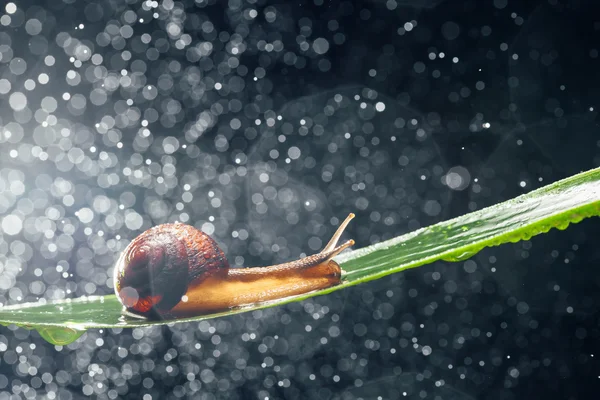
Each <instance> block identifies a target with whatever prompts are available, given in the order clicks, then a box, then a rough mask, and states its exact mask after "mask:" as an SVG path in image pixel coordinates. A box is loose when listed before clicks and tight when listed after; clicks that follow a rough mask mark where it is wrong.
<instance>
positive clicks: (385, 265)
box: [0, 169, 600, 345]
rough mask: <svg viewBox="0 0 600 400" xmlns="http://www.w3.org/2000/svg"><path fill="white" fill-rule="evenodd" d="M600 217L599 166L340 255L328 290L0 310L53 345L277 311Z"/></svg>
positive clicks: (0, 317)
mask: <svg viewBox="0 0 600 400" xmlns="http://www.w3.org/2000/svg"><path fill="white" fill-rule="evenodd" d="M599 214H600V169H594V170H591V171H588V172H584V173H580V174H578V175H575V176H572V177H570V178H567V179H564V180H562V181H559V182H556V183H554V184H552V185H549V186H546V187H543V188H541V189H538V190H535V191H533V192H530V193H528V194H525V195H522V196H519V197H517V198H515V199H513V200H509V201H506V202H504V203H500V204H497V205H495V206H492V207H489V208H486V209H483V210H479V211H476V212H473V213H471V214H467V215H464V216H462V217H459V218H455V219H452V220H449V221H445V222H442V223H439V224H436V225H433V226H430V227H427V228H423V229H419V230H418V231H415V232H412V233H409V234H406V235H402V236H399V237H396V238H394V239H391V240H388V241H385V242H382V243H378V244H376V245H373V246H369V247H366V248H363V249H359V250H355V251H352V252H348V253H345V254H343V255H341V256H339V257H337V261H338V262H340V264H341V265H342V268H343V269H344V271H345V273H344V275H343V279H342V283H341V284H340V285H338V286H335V287H331V288H328V289H325V290H319V291H316V292H311V293H307V294H303V295H300V296H293V297H289V298H285V299H281V300H277V301H272V302H269V303H262V304H256V305H252V306H248V307H243V308H238V309H234V310H229V311H226V312H221V313H217V314H211V315H203V316H199V317H193V318H186V319H178V320H176V321H173V320H172V321H166V320H163V321H148V320H145V319H139V318H135V317H132V316H129V315H125V314H123V313H122V307H121V304H120V303H119V301H118V300H117V299H116V297H115V296H114V295H110V296H101V297H100V296H95V297H87V298H83V297H82V298H78V299H73V300H62V301H57V302H52V303H48V304H42V303H27V304H18V305H12V306H7V307H3V308H0V324H4V325H7V324H16V325H18V326H23V327H26V328H30V329H36V330H38V332H39V333H40V335H41V336H42V337H43V338H44V339H46V340H48V341H49V342H51V343H54V344H61V345H63V344H68V343H70V342H72V341H74V340H76V339H77V338H78V337H79V336H81V334H82V333H83V332H84V331H85V330H86V329H88V328H120V327H136V326H148V325H161V324H167V323H172V322H185V321H200V320H204V319H208V318H216V317H220V316H225V315H232V314H237V313H241V312H246V311H251V310H257V309H261V308H266V307H273V306H277V305H281V304H286V303H290V302H294V301H300V300H304V299H307V298H309V297H313V296H319V295H323V294H326V293H331V292H333V291H336V290H340V289H343V288H346V287H348V286H353V285H358V284H359V283H363V282H368V281H371V280H374V279H379V278H382V277H384V276H386V275H390V274H393V273H396V272H400V271H403V270H406V269H408V268H414V267H418V266H421V265H424V264H428V263H431V262H433V261H436V260H440V259H442V260H447V261H460V260H464V259H467V258H469V257H471V256H472V255H474V254H475V253H477V252H478V251H479V250H481V249H482V248H484V247H487V246H497V245H500V244H502V243H507V242H517V241H519V240H527V239H529V238H531V236H533V235H537V234H539V233H544V232H547V231H548V230H550V229H551V228H558V229H565V228H567V226H568V225H569V223H571V222H579V221H581V220H582V219H583V218H587V217H590V216H596V215H599Z"/></svg>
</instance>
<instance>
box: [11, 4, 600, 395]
mask: <svg viewBox="0 0 600 400" xmlns="http://www.w3.org/2000/svg"><path fill="white" fill-rule="evenodd" d="M13 6H14V4H12V3H10V4H9V5H7V6H6V8H5V9H2V10H0V24H1V25H0V55H1V58H0V93H2V96H1V98H0V102H1V104H2V107H0V215H1V217H0V219H1V220H2V221H1V223H2V225H1V228H2V229H0V298H1V299H2V303H3V304H13V303H19V302H23V301H35V300H37V299H38V298H41V297H44V298H47V299H61V298H70V297H77V296H81V295H93V294H109V293H111V292H112V278H111V276H112V275H111V274H112V265H113V263H114V262H115V260H116V257H117V256H118V254H119V252H120V251H121V250H122V249H123V248H124V247H125V246H126V245H127V243H128V242H129V241H130V240H131V239H132V238H133V237H135V236H136V235H137V234H139V233H140V232H141V231H143V230H144V229H147V228H149V227H150V226H153V225H155V224H158V223H163V222H167V221H175V220H179V221H183V222H187V223H191V224H194V225H195V226H197V227H199V228H202V229H204V230H205V231H207V232H208V233H210V234H211V236H213V237H214V238H215V239H216V240H217V241H218V242H219V243H220V244H222V247H223V248H224V250H225V253H226V254H228V257H229V260H230V262H231V264H234V265H238V266H241V265H268V264H272V263H277V262H281V261H285V260H290V259H294V258H297V257H300V256H301V255H302V254H305V253H312V252H316V251H317V250H318V249H319V248H320V247H322V245H323V244H324V243H326V241H327V240H328V238H329V236H330V235H331V234H332V233H333V231H334V230H335V226H337V224H338V222H339V220H340V219H342V218H344V217H345V216H346V215H347V214H348V213H349V212H355V213H356V214H357V218H356V220H355V221H353V223H352V225H351V226H350V227H349V230H348V237H353V238H354V239H355V240H356V242H357V245H356V247H355V248H360V247H364V246H367V245H369V244H372V243H376V242H379V241H382V240H385V239H388V238H392V237H395V236H397V235H400V234H402V233H406V232H409V231H412V230H415V229H418V228H420V227H423V226H427V225H430V224H433V223H435V222H439V221H442V220H445V219H448V218H451V217H455V216H458V215H462V214H464V213H467V212H469V211H473V210H477V209H481V208H483V207H485V206H488V205H492V204H495V203H497V202H500V201H503V200H506V199H509V198H512V197H515V196H517V195H519V194H522V193H526V192H528V191H530V190H533V189H535V188H537V187H540V186H543V185H546V184H549V183H551V182H554V181H556V180H559V179H561V178H564V177H567V176H569V175H571V174H574V173H577V172H579V171H582V170H587V169H590V168H593V167H596V166H598V165H599V164H600V159H599V158H598V156H599V155H600V151H599V143H600V142H599V141H598V123H597V118H598V117H597V115H598V113H597V108H598V107H599V106H600V105H598V104H597V103H598V101H597V97H598V93H599V90H600V78H598V72H597V71H598V70H599V67H600V62H599V56H600V53H599V52H600V40H599V39H600V35H599V30H600V17H598V15H600V14H598V12H597V11H598V8H597V7H596V5H595V2H594V1H574V0H572V1H567V0H563V1H561V0H541V1H516V0H485V1H483V0H481V1H475V0H471V1H469V0H465V1H461V0H456V1H454V0H452V1H450V0H447V1H443V0H439V1H434V0H430V1H428V0H422V1H409V0H395V1H394V0H389V1H363V2H361V1H335V0H333V1H326V0H315V1H313V2H309V1H295V2H267V1H261V0H258V1H257V0H251V1H242V0H230V1H216V0H196V1H195V2H194V1H192V0H185V1H183V2H173V1H168V0H167V1H159V2H147V1H144V2H140V1H133V0H129V1H102V0H101V1H97V2H89V1H77V2H76V1H74V0H61V1H59V0H52V1H47V2H43V1H35V2H34V1H19V2H17V3H16V7H13ZM155 13H156V14H155ZM154 14H155V15H154ZM140 18H141V19H143V22H141V21H140ZM80 24H82V25H81V26H80ZM40 74H46V75H45V76H40ZM46 81H47V83H46ZM64 93H68V95H67V96H65V95H64ZM24 99H26V104H25V102H24ZM128 100H129V103H128V102H127V101H128ZM147 160H148V162H147ZM598 231H599V229H598V222H597V221H596V220H595V219H590V220H586V221H583V222H581V223H579V224H577V225H573V226H570V227H569V229H567V230H565V231H551V232H549V233H548V234H545V235H542V236H538V237H534V238H532V239H531V240H529V241H523V242H520V243H516V244H506V245H503V246H501V247H495V248H491V249H486V250H484V251H482V252H480V253H479V254H477V255H476V256H475V257H473V258H472V259H470V260H467V261H462V262H457V263H448V262H437V263H434V264H432V265H427V266H423V267H421V268H418V269H415V270H409V271H406V272H404V273H401V274H396V275H393V276H390V277H386V278H383V279H380V280H377V281H374V282H370V283H366V284H362V285H360V286H358V287H354V288H350V289H346V290H343V291H338V292H336V293H333V294H331V295H328V296H322V297H317V298H313V299H310V300H307V301H304V302H302V303H294V304H290V305H287V306H283V307H276V308H271V309H267V310H263V311H256V312H253V313H247V314H241V315H237V316H232V317H227V318H221V319H216V320H211V321H204V322H200V323H186V324H176V325H173V326H169V327H168V326H163V327H160V328H157V327H155V328H146V329H134V330H128V329H126V330H121V329H111V330H92V331H89V332H87V333H86V334H84V336H82V337H81V338H80V339H79V340H78V341H76V342H75V343H73V344H71V345H68V346H64V347H61V346H52V345H50V344H48V343H46V342H44V341H43V340H42V339H41V338H40V337H39V335H38V334H37V333H35V332H30V331H27V330H24V329H21V328H15V327H8V328H2V332H1V335H0V357H1V359H0V398H7V399H8V398H11V399H16V398H48V399H78V398H84V397H88V396H94V397H96V398H100V399H107V398H108V399H115V398H129V399H140V398H143V399H145V400H148V399H150V398H152V399H159V398H160V399H162V398H169V399H178V398H199V399H221V398H227V399H261V400H262V399H267V398H268V399H323V400H325V399H344V400H346V399H396V398H407V399H436V400H441V399H529V398H557V399H591V398H596V397H597V394H598V389H599V385H598V381H599V380H600V362H599V361H598V359H599V358H600V354H598V349H599V348H600V346H599V345H598V339H599V334H600V332H599V329H600V318H599V315H598V310H599V307H600V294H599V288H600V275H599V274H598V269H597V265H596V264H597V263H598V259H599V258H600V251H599V249H598V246H597V242H596V240H595V239H596V237H597V234H598ZM11 396H12V397H11Z"/></svg>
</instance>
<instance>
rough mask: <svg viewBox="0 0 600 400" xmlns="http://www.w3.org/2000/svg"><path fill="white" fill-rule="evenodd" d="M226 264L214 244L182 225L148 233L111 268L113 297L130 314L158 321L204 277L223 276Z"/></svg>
mask: <svg viewBox="0 0 600 400" xmlns="http://www.w3.org/2000/svg"><path fill="white" fill-rule="evenodd" d="M228 269H229V263H228V262H227V259H226V258H225V254H223V251H222V250H221V249H220V248H219V246H218V245H217V243H216V242H215V241H214V240H213V239H212V238H211V237H210V236H208V235H207V234H205V233H204V232H202V231H200V230H198V229H196V228H194V227H193V226H190V225H185V224H180V223H176V224H163V225H158V226H155V227H153V228H150V229H148V230H147V231H145V232H143V233H142V234H141V235H139V236H138V237H136V238H135V239H134V240H133V241H132V242H131V243H129V245H128V246H127V247H126V248H125V250H124V251H123V253H122V254H121V257H120V258H119V260H118V261H117V264H116V265H115V274H114V276H115V278H114V279H115V282H114V283H115V293H116V294H117V297H118V298H119V300H120V301H121V303H122V304H123V305H124V306H125V307H126V308H127V309H128V310H129V311H131V312H133V313H136V314H141V315H154V316H160V315H163V314H166V313H168V312H169V310H170V309H171V308H173V307H174V306H175V305H176V304H177V303H179V302H180V301H181V297H182V296H183V295H184V294H185V293H186V291H187V287H188V283H189V282H191V281H192V280H194V279H196V278H198V277H200V276H202V277H208V276H211V275H215V274H226V273H227V271H228Z"/></svg>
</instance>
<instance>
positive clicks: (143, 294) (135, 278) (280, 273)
mask: <svg viewBox="0 0 600 400" xmlns="http://www.w3.org/2000/svg"><path fill="white" fill-rule="evenodd" d="M352 218H354V214H350V215H349V216H348V217H347V218H346V219H345V220H344V222H342V223H341V224H340V226H339V228H338V229H337V231H336V232H335V233H334V235H333V237H332V238H331V240H330V241H329V243H327V245H326V246H325V247H324V248H323V250H321V251H320V252H319V253H317V254H314V255H312V256H308V257H304V258H300V259H298V260H294V261H290V262H287V263H284V264H279V265H272V266H268V267H252V268H230V267H229V263H228V262H227V259H226V258H225V254H223V251H222V250H221V249H220V248H219V246H218V245H217V243H216V242H215V241H214V240H213V239H212V238H211V237H210V236H208V235H207V234H206V233H204V232H202V231H201V230H198V229H196V228H194V227H193V226H190V225H186V224H183V223H173V224H162V225H158V226H155V227H153V228H150V229H148V230H147V231H145V232H143V233H142V234H140V235H139V236H138V237H136V238H135V239H134V240H133V241H132V242H131V243H129V245H128V246H127V247H126V248H125V250H124V251H123V253H122V254H121V256H120V257H119V259H118V261H117V263H116V265H115V272H114V287H115V293H116V295H117V298H118V299H119V301H120V302H121V304H123V306H124V308H125V310H126V311H128V312H130V313H133V314H136V315H140V316H143V317H146V318H151V319H162V318H166V317H175V318H178V317H186V316H187V317H189V316H196V315H203V314H209V313H212V312H217V311H224V310H228V309H231V308H235V307H240V306H246V305H251V304H255V303H262V302H266V301H271V300H277V299H281V298H285V297H289V296H294V295H298V294H303V293H308V292H311V291H314V290H318V289H324V288H328V287H330V286H334V285H337V284H338V283H340V280H341V275H342V270H341V268H340V266H339V265H338V263H336V262H335V261H334V260H332V258H333V257H334V256H336V255H337V254H339V253H340V252H342V250H344V249H346V248H348V247H351V246H353V245H354V240H348V241H347V242H345V243H343V244H341V245H339V246H338V241H339V239H340V237H341V236H342V233H343V232H344V229H345V228H346V226H348V223H350V221H351V220H352Z"/></svg>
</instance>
